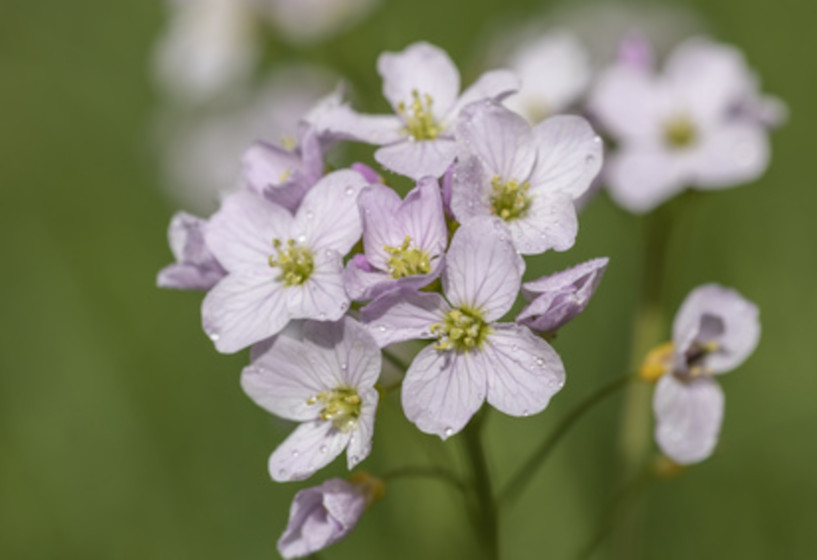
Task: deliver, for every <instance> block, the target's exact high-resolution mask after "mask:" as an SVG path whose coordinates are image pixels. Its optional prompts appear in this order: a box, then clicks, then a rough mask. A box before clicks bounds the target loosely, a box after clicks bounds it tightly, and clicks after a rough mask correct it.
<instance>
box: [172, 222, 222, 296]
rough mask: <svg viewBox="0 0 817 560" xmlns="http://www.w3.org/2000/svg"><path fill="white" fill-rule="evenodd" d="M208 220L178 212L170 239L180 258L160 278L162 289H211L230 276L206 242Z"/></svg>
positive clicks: (175, 254) (177, 257)
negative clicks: (227, 275)
mask: <svg viewBox="0 0 817 560" xmlns="http://www.w3.org/2000/svg"><path fill="white" fill-rule="evenodd" d="M206 227H207V221H206V220H202V219H201V218H198V217H196V216H193V215H191V214H187V213H186V212H177V213H176V214H175V215H174V216H173V218H172V219H171V220H170V227H169V228H168V232H167V236H168V241H169V243H170V250H171V251H172V252H173V256H174V257H175V259H176V262H175V263H174V264H171V265H169V266H166V267H165V268H163V269H162V270H161V271H159V275H158V276H157V278H156V284H157V286H159V287H160V288H174V289H178V290H209V289H210V288H212V287H213V286H214V285H215V284H216V283H217V282H218V281H219V280H221V279H222V278H223V277H224V275H225V274H226V272H225V270H224V268H222V266H221V265H220V264H219V262H218V261H217V260H216V258H215V257H214V256H213V254H212V253H211V252H210V249H209V248H208V247H207V245H206V244H205V243H204V230H205V229H206Z"/></svg>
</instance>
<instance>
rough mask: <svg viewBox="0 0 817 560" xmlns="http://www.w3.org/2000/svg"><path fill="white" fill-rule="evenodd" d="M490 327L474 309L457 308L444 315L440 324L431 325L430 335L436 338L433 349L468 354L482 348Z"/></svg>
mask: <svg viewBox="0 0 817 560" xmlns="http://www.w3.org/2000/svg"><path fill="white" fill-rule="evenodd" d="M490 333H491V327H490V326H489V325H488V324H487V323H486V322H485V320H484V319H483V318H482V313H480V312H479V311H477V310H475V309H469V308H467V307H459V308H457V309H452V310H451V311H449V312H448V313H446V314H445V317H444V318H443V320H442V322H441V323H434V324H433V325H431V334H433V335H434V336H436V337H437V342H435V343H434V348H436V349H437V350H456V351H457V352H469V351H471V350H473V349H475V348H476V349H479V348H481V347H482V344H483V342H485V338H486V337H487V336H488V335H489V334H490Z"/></svg>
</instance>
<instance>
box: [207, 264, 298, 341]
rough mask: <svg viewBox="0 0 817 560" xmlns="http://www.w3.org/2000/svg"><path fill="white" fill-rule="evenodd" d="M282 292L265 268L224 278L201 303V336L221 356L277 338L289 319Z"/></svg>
mask: <svg viewBox="0 0 817 560" xmlns="http://www.w3.org/2000/svg"><path fill="white" fill-rule="evenodd" d="M285 292H286V288H284V287H283V286H282V285H281V284H280V283H279V282H278V281H277V280H275V271H273V269H271V268H269V267H267V269H266V270H263V269H261V270H260V271H258V270H252V269H247V270H244V271H242V272H237V273H233V274H228V275H227V276H226V277H224V278H223V279H222V280H221V281H220V282H219V283H218V284H216V285H215V287H214V288H213V289H212V290H210V291H209V292H208V293H207V296H206V297H205V298H204V301H203V302H202V305H201V320H202V326H203V327H204V332H206V333H207V335H208V336H209V337H210V339H211V340H212V341H213V342H214V343H215V346H216V350H218V351H219V352H222V353H225V354H231V353H233V352H238V351H239V350H241V349H242V348H246V347H247V346H250V345H251V344H254V343H256V342H259V341H261V340H264V339H265V338H269V337H271V336H273V335H275V334H278V332H279V331H280V330H281V329H283V328H284V327H285V326H286V324H287V323H288V322H289V319H290V317H289V314H288V313H287V310H286V293H285Z"/></svg>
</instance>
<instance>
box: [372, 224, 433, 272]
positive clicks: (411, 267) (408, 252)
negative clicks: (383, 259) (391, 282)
mask: <svg viewBox="0 0 817 560" xmlns="http://www.w3.org/2000/svg"><path fill="white" fill-rule="evenodd" d="M383 250H384V251H386V252H387V253H388V254H390V255H391V257H389V259H388V261H387V263H388V265H389V273H390V274H391V277H392V278H403V277H404V276H412V275H414V274H428V273H429V272H431V263H430V262H429V258H428V253H426V252H425V251H423V250H422V249H418V248H417V247H412V246H411V237H410V236H408V235H407V236H406V238H405V239H404V240H403V244H402V245H400V246H399V247H392V246H391V245H384V246H383Z"/></svg>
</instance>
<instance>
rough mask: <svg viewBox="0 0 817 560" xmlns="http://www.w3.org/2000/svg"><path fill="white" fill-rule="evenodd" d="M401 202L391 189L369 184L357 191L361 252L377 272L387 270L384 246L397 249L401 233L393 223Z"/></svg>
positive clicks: (400, 240) (402, 235) (401, 238)
mask: <svg viewBox="0 0 817 560" xmlns="http://www.w3.org/2000/svg"><path fill="white" fill-rule="evenodd" d="M400 204H401V200H400V195H398V194H397V193H396V192H395V191H394V189H391V188H389V187H387V186H385V185H369V186H368V187H366V188H364V189H363V190H362V191H360V195H359V196H358V198H357V205H358V207H359V208H360V218H361V222H362V224H363V249H364V251H365V252H366V259H367V260H368V262H369V263H370V264H371V265H372V266H374V267H375V268H377V269H380V270H386V269H387V263H386V261H387V258H388V253H386V251H385V250H384V249H383V247H385V246H386V245H391V246H399V245H400V244H401V243H402V242H403V238H404V236H405V233H402V234H401V233H400V231H399V230H400V228H399V227H397V224H395V215H396V214H397V212H398V210H399V208H400Z"/></svg>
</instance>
